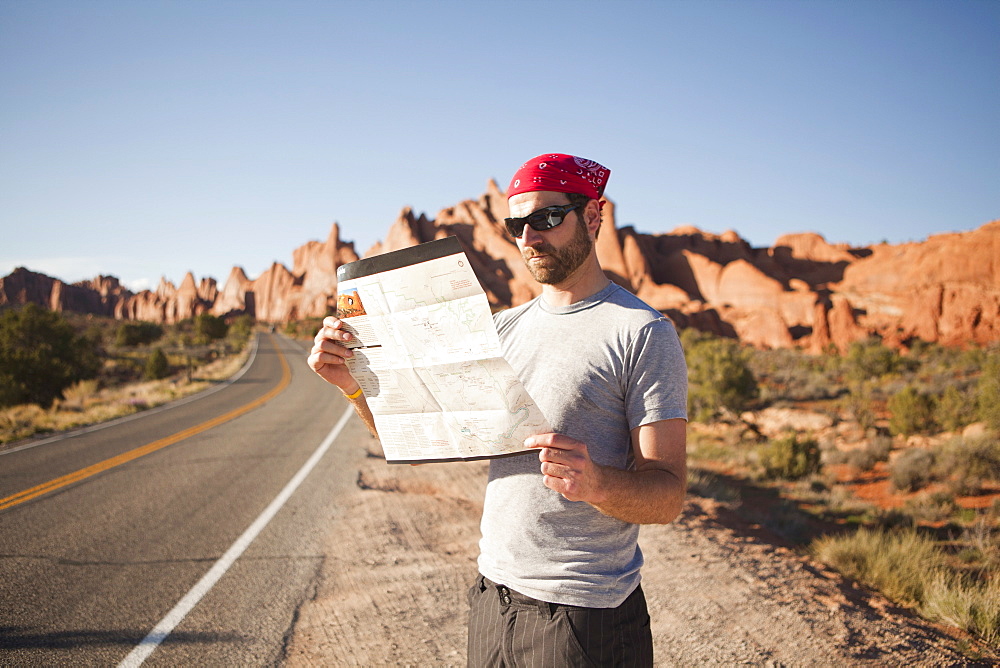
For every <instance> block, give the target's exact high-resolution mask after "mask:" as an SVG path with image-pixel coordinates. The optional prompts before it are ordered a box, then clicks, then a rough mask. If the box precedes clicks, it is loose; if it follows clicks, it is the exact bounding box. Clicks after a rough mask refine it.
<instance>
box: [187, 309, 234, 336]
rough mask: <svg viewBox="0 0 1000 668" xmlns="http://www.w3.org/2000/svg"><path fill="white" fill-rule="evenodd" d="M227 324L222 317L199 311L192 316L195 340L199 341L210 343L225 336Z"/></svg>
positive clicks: (227, 328)
mask: <svg viewBox="0 0 1000 668" xmlns="http://www.w3.org/2000/svg"><path fill="white" fill-rule="evenodd" d="M228 331H229V325H227V324H226V321H225V320H223V319H222V318H217V317H215V316H214V315H209V314H208V313H201V314H199V315H196V316H195V318H194V334H195V340H196V341H198V342H199V343H210V342H212V341H218V340H219V339H222V338H225V336H226V332H228Z"/></svg>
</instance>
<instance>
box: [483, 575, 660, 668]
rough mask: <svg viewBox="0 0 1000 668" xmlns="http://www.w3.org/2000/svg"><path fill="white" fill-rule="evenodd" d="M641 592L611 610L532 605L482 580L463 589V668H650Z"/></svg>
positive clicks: (650, 645) (650, 644) (649, 637)
mask: <svg viewBox="0 0 1000 668" xmlns="http://www.w3.org/2000/svg"><path fill="white" fill-rule="evenodd" d="M652 665H653V637H652V635H651V633H650V630H649V612H648V611H647V609H646V598H645V596H644V595H643V593H642V588H641V587H639V588H637V589H636V590H635V591H634V592H632V594H631V595H629V597H628V598H627V599H626V600H625V602H624V603H622V604H621V605H620V606H618V607H617V608H579V607H576V606H573V605H558V604H555V603H546V602H544V601H537V600H535V599H533V598H530V597H528V596H525V595H523V594H519V593H518V592H516V591H514V590H512V589H509V588H507V587H505V586H504V585H498V584H496V583H495V582H491V581H490V580H487V579H486V578H484V577H483V576H482V575H480V576H479V577H478V578H477V579H476V583H475V584H474V585H472V588H471V589H469V666H470V667H475V668H481V667H484V666H490V667H491V668H492V667H500V666H503V667H504V668H514V667H517V668H522V667H527V666H532V667H537V668H552V667H558V666H573V667H576V666H643V667H645V666H652Z"/></svg>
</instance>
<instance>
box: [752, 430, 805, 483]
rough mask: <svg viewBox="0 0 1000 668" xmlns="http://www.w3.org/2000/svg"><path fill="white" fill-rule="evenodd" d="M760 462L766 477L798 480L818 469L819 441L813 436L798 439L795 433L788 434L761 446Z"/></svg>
mask: <svg viewBox="0 0 1000 668" xmlns="http://www.w3.org/2000/svg"><path fill="white" fill-rule="evenodd" d="M760 462H761V465H762V466H763V467H764V474H765V475H766V476H767V477H768V478H782V479H786V480H798V479H800V478H804V477H806V476H807V475H810V474H812V473H816V472H818V471H819V469H820V449H819V443H817V441H816V439H814V438H808V437H805V438H802V439H800V438H799V436H798V435H797V434H789V435H787V436H784V437H782V438H779V439H776V440H773V441H771V442H770V443H768V444H767V445H766V446H764V447H763V448H761V450H760Z"/></svg>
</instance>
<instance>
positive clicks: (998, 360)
mask: <svg viewBox="0 0 1000 668" xmlns="http://www.w3.org/2000/svg"><path fill="white" fill-rule="evenodd" d="M976 403H977V405H978V408H979V419H980V420H983V421H984V422H986V423H987V424H989V425H990V426H991V427H992V428H993V429H1000V351H996V350H994V351H993V352H992V353H990V354H989V356H987V358H986V362H985V363H984V364H983V371H982V375H981V376H980V377H979V383H978V385H977V386H976Z"/></svg>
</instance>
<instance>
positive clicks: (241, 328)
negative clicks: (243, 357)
mask: <svg viewBox="0 0 1000 668" xmlns="http://www.w3.org/2000/svg"><path fill="white" fill-rule="evenodd" d="M253 326H254V320H253V318H251V317H250V316H249V315H246V314H243V315H240V316H237V317H236V318H235V319H234V320H233V321H232V323H230V325H229V332H228V333H227V334H226V338H227V339H228V340H229V343H230V344H231V345H232V346H233V348H236V349H237V350H242V348H243V346H244V345H246V342H247V341H248V340H249V339H250V335H251V334H253Z"/></svg>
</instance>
